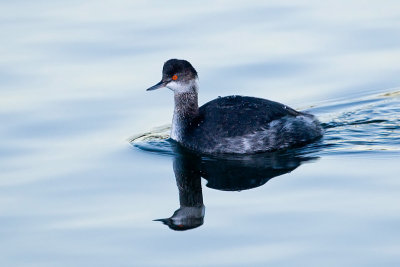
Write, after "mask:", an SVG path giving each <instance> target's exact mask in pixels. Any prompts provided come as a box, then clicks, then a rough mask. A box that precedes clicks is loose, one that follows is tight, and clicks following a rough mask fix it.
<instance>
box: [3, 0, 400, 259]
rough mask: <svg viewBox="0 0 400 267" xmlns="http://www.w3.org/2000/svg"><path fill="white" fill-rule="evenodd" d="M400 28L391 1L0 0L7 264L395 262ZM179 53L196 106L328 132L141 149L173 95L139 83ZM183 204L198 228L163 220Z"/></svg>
mask: <svg viewBox="0 0 400 267" xmlns="http://www.w3.org/2000/svg"><path fill="white" fill-rule="evenodd" d="M399 27H400V5H399V4H398V3H397V1H385V3H384V4H383V3H378V2H376V1H356V0H353V1H334V2H318V1H296V2H291V1H267V2H263V3H261V2H259V1H202V2H199V3H188V2H187V1H172V2H166V1H145V2H139V1H125V0H117V1H107V0H101V1H95V2H90V1H89V2H81V1H55V2H47V1H34V2H32V1H24V0H21V1H2V2H1V3H0V32H1V36H2V40H3V41H2V42H1V44H0V52H1V55H2V56H1V57H0V124H1V127H0V210H1V212H0V226H1V227H0V229H1V230H0V233H1V241H2V242H0V249H1V251H2V253H0V264H1V265H2V266H205V265H226V266H243V265H251V266H265V265H269V266H290V265H291V266H299V265H304V266H398V265H399V264H400V255H399V254H400V253H399V251H400V242H399V240H400V231H399V229H398V228H399V227H398V225H399V223H400V216H399V214H400V213H399V211H400V208H399V205H398V203H400V180H399V178H398V177H399V175H398V174H399V171H400V166H399V164H398V162H399V143H400V135H399V125H400V123H399V122H400V111H399V102H400V100H399V93H398V92H399V90H400V89H399V86H400V76H399V73H400V67H399V64H398V62H399V61H400V39H399V34H398V32H399ZM175 57H176V58H184V59H187V60H189V61H190V62H191V63H192V64H193V65H194V67H195V68H196V69H197V71H198V72H199V76H200V103H201V104H203V103H205V102H207V101H209V100H211V99H214V98H216V97H218V96H224V95H231V94H240V95H250V96H257V97H263V98H268V99H271V100H275V101H279V102H283V103H285V104H287V105H289V106H292V107H293V108H298V109H301V110H308V111H310V112H312V113H314V114H316V115H317V116H318V117H319V118H320V120H321V121H322V122H323V123H324V127H325V129H326V134H325V137H324V138H323V139H322V140H321V141H320V142H317V143H315V144H312V145H309V146H306V147H304V148H301V149H296V150H294V151H286V152H282V153H277V154H269V155H258V156H255V157H249V158H239V159H238V158H223V159H215V158H214V159H213V158H201V157H200V158H198V157H195V158H190V157H189V158H188V157H187V155H186V154H182V153H180V152H179V151H178V152H177V151H174V146H172V145H171V144H170V143H168V142H165V141H160V139H157V138H156V139H153V142H152V143H148V142H142V143H141V144H140V145H139V144H137V143H135V145H134V146H132V144H131V143H130V142H129V141H128V140H129V139H130V137H132V136H135V135H136V136H137V135H141V134H142V133H145V132H148V131H150V132H152V133H154V131H152V129H154V128H156V127H160V126H161V127H162V128H161V129H159V130H157V131H158V132H160V133H161V134H162V137H166V136H167V135H168V124H169V123H170V121H171V118H172V110H173V107H172V102H173V99H172V95H171V92H169V91H168V90H159V91H157V92H151V93H149V92H145V91H144V90H145V89H146V88H148V87H149V86H150V85H152V84H154V83H155V82H157V81H159V79H160V75H161V67H162V64H163V62H164V61H166V60H167V59H169V58H175ZM142 141H143V140H142ZM147 141H148V140H147ZM141 148H142V149H141ZM188 159H189V160H188ZM174 166H175V167H174ZM193 169H194V170H200V171H201V172H200V174H201V177H204V178H200V177H199V176H198V175H197V174H198V173H199V172H197V171H196V172H195V173H196V175H197V176H196V177H195V178H194V179H189V180H188V179H186V180H185V179H177V178H176V177H177V176H176V175H177V174H178V177H182V174H185V173H187V171H189V174H190V173H191V171H192V170H193ZM225 174H226V175H225ZM179 175H181V176H179ZM183 177H187V175H186V176H185V175H183ZM243 177H245V178H246V179H244V178H243ZM182 181H183V182H182ZM181 182H182V183H181ZM177 185H178V186H179V185H181V187H180V188H178V187H177ZM193 192H194V193H193ZM199 193H201V194H199ZM182 203H186V204H188V203H189V204H188V205H189V206H190V205H192V207H195V208H193V209H189V210H190V212H192V214H194V215H196V216H194V219H193V220H192V221H193V222H192V224H193V225H194V226H197V227H195V228H193V229H189V230H186V231H176V230H171V229H170V227H168V226H166V225H164V224H163V223H162V222H158V221H153V220H155V219H160V218H169V217H170V216H171V215H172V214H173V213H174V211H175V210H177V209H179V208H180V207H181V204H182ZM203 206H204V209H203ZM164 222H166V221H164Z"/></svg>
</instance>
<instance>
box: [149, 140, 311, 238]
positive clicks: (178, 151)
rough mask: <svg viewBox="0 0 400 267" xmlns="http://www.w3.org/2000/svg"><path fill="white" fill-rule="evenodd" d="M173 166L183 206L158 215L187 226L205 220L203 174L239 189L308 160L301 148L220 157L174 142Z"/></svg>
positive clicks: (210, 182) (212, 184) (211, 182)
mask: <svg viewBox="0 0 400 267" xmlns="http://www.w3.org/2000/svg"><path fill="white" fill-rule="evenodd" d="M172 145H173V148H174V159H173V169H174V173H175V178H176V184H177V187H178V190H179V202H180V208H179V209H177V210H176V211H175V212H174V213H173V214H172V216H171V217H169V218H166V219H157V220H155V221H161V222H162V223H164V224H165V225H168V227H169V228H170V229H173V230H188V229H193V228H196V227H199V226H201V225H202V224H203V222H204V215H205V206H204V204H203V194H202V188H201V177H203V178H204V179H206V180H207V184H206V186H207V187H209V188H213V189H217V190H224V191H240V190H247V189H251V188H255V187H259V186H261V185H263V184H265V183H266V182H268V180H270V179H272V178H274V177H276V176H279V175H282V174H285V173H289V172H291V171H293V170H294V169H296V168H297V167H298V166H300V165H301V164H302V163H304V162H306V161H310V160H313V159H317V158H316V157H305V156H302V155H301V154H300V151H299V150H292V151H285V152H273V153H262V154H255V155H244V156H237V155H224V156H218V157H210V156H201V155H198V154H194V153H192V152H190V151H187V150H186V149H184V148H182V147H181V146H179V145H178V144H176V143H173V144H172Z"/></svg>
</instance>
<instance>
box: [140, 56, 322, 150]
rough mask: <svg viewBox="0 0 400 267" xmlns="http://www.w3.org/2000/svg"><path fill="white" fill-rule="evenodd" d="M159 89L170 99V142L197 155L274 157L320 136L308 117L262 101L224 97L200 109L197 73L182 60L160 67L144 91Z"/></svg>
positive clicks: (240, 97) (315, 120)
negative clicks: (274, 153)
mask: <svg viewBox="0 0 400 267" xmlns="http://www.w3.org/2000/svg"><path fill="white" fill-rule="evenodd" d="M162 87H167V88H169V89H171V90H172V91H174V96H175V109H174V116H173V120H172V128H171V139H173V140H175V141H177V142H178V143H179V144H181V145H182V146H184V147H186V148H188V149H190V150H193V151H196V152H200V153H206V154H218V153H234V154H251V153H257V152H264V151H273V150H278V149H285V148H289V147H294V146H301V145H304V144H307V143H310V142H312V141H314V140H316V139H318V138H320V137H321V136H322V133H323V130H322V127H321V126H320V123H319V122H318V120H317V119H316V118H315V117H314V116H313V115H311V114H307V113H303V112H299V111H296V110H294V109H292V108H290V107H288V106H286V105H283V104H280V103H277V102H273V101H270V100H266V99H261V98H255V97H248V96H226V97H220V98H217V99H214V100H212V101H210V102H208V103H206V104H204V105H203V106H201V107H200V108H199V107H198V103H197V91H198V85H197V71H196V70H195V69H194V68H193V66H192V65H191V64H190V63H189V62H188V61H186V60H179V59H170V60H168V61H167V62H165V63H164V67H163V71H162V79H161V81H160V82H159V83H157V84H156V85H154V86H152V87H150V88H148V89H147V91H149V90H155V89H158V88H162Z"/></svg>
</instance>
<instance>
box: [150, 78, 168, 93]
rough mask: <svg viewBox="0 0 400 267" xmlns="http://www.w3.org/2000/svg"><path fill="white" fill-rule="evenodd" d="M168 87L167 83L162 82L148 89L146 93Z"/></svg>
mask: <svg viewBox="0 0 400 267" xmlns="http://www.w3.org/2000/svg"><path fill="white" fill-rule="evenodd" d="M166 85H167V82H166V81H163V80H161V81H160V82H159V83H157V84H155V85H153V86H152V87H150V88H147V89H146V91H152V90H156V89H160V88H163V87H165V86H166Z"/></svg>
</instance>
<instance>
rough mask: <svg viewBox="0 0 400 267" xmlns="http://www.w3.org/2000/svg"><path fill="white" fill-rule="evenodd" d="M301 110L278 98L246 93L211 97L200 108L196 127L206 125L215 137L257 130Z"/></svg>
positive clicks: (201, 127) (232, 135)
mask: <svg viewBox="0 0 400 267" xmlns="http://www.w3.org/2000/svg"><path fill="white" fill-rule="evenodd" d="M299 114H301V113H300V112H298V111H296V110H294V109H292V108H290V107H288V106H285V105H283V104H280V103H278V102H274V101H270V100H266V99H262V98H256V97H247V96H227V97H220V98H217V99H214V100H212V101H210V102H208V103H206V104H204V105H203V106H202V107H200V108H199V118H198V119H199V122H200V123H198V129H202V132H203V134H204V131H205V130H206V129H208V130H209V131H210V133H211V134H212V135H213V136H214V137H216V138H224V137H225V138H229V137H236V136H243V135H246V134H250V133H254V132H257V131H259V130H261V129H265V127H266V126H267V125H268V124H269V123H270V122H271V121H274V120H278V119H280V118H282V117H285V116H298V115H299Z"/></svg>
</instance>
